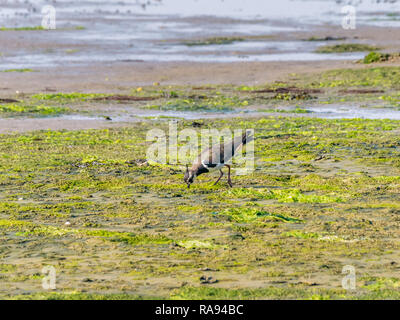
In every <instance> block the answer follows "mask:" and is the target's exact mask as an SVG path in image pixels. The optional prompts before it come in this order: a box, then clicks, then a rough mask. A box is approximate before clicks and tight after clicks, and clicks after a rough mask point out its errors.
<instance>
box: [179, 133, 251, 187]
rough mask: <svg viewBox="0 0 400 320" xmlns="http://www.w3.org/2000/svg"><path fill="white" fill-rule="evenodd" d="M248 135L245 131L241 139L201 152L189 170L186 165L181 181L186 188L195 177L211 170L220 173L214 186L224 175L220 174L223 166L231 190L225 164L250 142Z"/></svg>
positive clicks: (237, 138)
mask: <svg viewBox="0 0 400 320" xmlns="http://www.w3.org/2000/svg"><path fill="white" fill-rule="evenodd" d="M250 133H251V132H250V131H246V132H245V133H244V134H243V135H242V136H241V137H236V138H234V139H233V140H231V141H229V142H227V143H225V144H221V143H219V144H215V145H213V146H211V147H210V148H207V149H205V150H203V151H202V152H201V153H200V155H199V156H198V157H197V158H196V160H195V161H194V163H193V165H192V167H191V168H190V169H189V167H188V166H187V165H186V172H185V175H184V178H183V180H184V181H185V182H186V184H187V186H188V188H190V185H191V184H192V183H193V181H194V179H195V178H196V177H197V176H199V175H201V174H203V173H207V172H210V171H211V170H219V172H220V173H221V174H220V176H219V178H218V180H217V181H215V183H214V185H216V184H217V183H218V182H219V180H221V178H222V176H223V175H224V173H223V172H222V167H224V166H225V167H227V168H228V184H229V186H230V187H231V188H232V181H231V166H230V165H229V164H227V162H228V161H229V160H230V159H231V158H232V157H233V156H234V155H235V153H236V152H237V150H238V149H239V148H240V147H241V146H243V145H245V144H246V143H248V142H250V141H251V140H252V138H253V137H252V136H250Z"/></svg>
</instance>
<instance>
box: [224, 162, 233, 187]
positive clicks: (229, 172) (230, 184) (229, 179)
mask: <svg viewBox="0 0 400 320" xmlns="http://www.w3.org/2000/svg"><path fill="white" fill-rule="evenodd" d="M225 167H228V184H229V186H230V187H231V188H232V181H231V166H230V165H229V164H226V165H225Z"/></svg>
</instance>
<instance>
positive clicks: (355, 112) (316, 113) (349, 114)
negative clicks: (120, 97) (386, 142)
mask: <svg viewBox="0 0 400 320" xmlns="http://www.w3.org/2000/svg"><path fill="white" fill-rule="evenodd" d="M291 109H294V108H291ZM304 109H306V110H307V111H309V113H300V114H298V113H290V109H289V108H288V109H287V112H285V113H274V112H260V111H258V110H234V111H226V112H182V111H172V110H171V111H154V110H134V109H131V110H130V111H129V113H127V114H124V115H120V114H116V115H112V114H109V115H108V116H110V117H111V118H112V121H113V122H135V121H138V118H166V119H168V118H177V119H179V118H181V119H189V120H191V119H193V120H195V119H214V118H231V117H241V116H243V117H246V116H259V117H263V116H269V115H279V116H296V117H318V118H323V119H353V118H361V119H390V120H400V111H399V110H394V109H390V108H363V107H358V106H346V105H336V104H335V105H329V106H323V107H317V106H311V107H306V108H304ZM57 119H65V120H104V121H109V120H105V118H104V117H103V116H85V115H64V116H61V117H57Z"/></svg>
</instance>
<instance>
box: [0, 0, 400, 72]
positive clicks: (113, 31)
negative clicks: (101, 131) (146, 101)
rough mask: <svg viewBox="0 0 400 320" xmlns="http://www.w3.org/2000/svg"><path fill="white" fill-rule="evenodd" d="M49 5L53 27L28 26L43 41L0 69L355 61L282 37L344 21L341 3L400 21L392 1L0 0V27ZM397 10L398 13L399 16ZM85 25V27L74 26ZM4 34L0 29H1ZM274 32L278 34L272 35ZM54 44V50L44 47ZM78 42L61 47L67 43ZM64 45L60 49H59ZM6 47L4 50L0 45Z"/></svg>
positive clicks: (4, 59)
mask: <svg viewBox="0 0 400 320" xmlns="http://www.w3.org/2000/svg"><path fill="white" fill-rule="evenodd" d="M47 4H51V5H54V6H55V8H56V11H57V28H58V30H56V31H52V32H30V33H29V36H27V35H26V33H25V36H23V37H22V40H25V41H27V42H29V41H32V42H35V43H43V49H42V50H40V49H37V48H35V49H32V48H30V47H31V46H29V45H27V48H23V49H18V50H14V51H12V50H11V49H10V50H9V51H7V49H5V50H4V51H5V52H2V53H3V56H1V57H0V68H2V69H5V68H23V67H35V66H37V67H42V66H53V65H57V64H63V65H65V64H67V63H70V64H77V63H88V62H91V61H104V62H108V61H118V60H146V61H207V62H208V61H217V62H233V61H287V60H297V61H304V60H321V59H325V58H328V59H358V58H360V57H361V56H362V54H353V55H322V56H321V55H317V54H314V53H313V51H314V50H315V48H316V46H318V45H323V44H324V43H321V42H319V43H312V42H305V41H287V40H285V41H279V40H280V39H281V38H282V37H280V36H279V35H285V34H287V33H289V32H292V31H301V30H312V29H313V28H315V26H317V25H325V24H331V25H337V26H338V25H341V22H342V18H343V15H342V14H341V8H342V7H343V6H344V5H346V4H353V5H355V6H356V7H357V10H358V11H357V19H358V23H361V24H371V25H392V26H400V3H398V2H397V1H385V2H383V1H374V0H364V1H362V0H359V1H333V0H280V1H260V0H247V1H242V0H185V1H182V0H151V1H147V0H146V1H144V0H125V1H115V2H114V1H113V2H112V1H101V0H85V1H78V0H57V1H48V0H46V1H45V0H26V1H3V2H1V9H0V26H6V27H21V26H38V25H40V24H41V19H42V17H41V8H42V6H43V5H47ZM396 12H398V13H399V16H396V14H395V13H396ZM74 26H84V27H85V29H84V30H74V28H72V27H74ZM3 34H4V33H3ZM232 35H234V36H239V37H240V36H242V37H245V36H257V35H258V36H260V35H263V36H272V37H270V38H269V39H268V38H264V39H263V40H259V41H251V40H249V39H245V40H246V41H240V42H234V43H232V44H231V45H219V46H192V47H189V46H185V45H183V44H182V41H184V40H187V39H202V38H207V37H216V36H218V37H220V36H232ZM274 35H277V36H276V37H273V36H274ZM49 46H51V47H52V48H53V49H52V51H51V52H49V51H47V50H45V49H46V47H49ZM66 46H70V47H71V48H75V47H76V46H78V47H79V50H77V51H76V52H74V53H73V54H71V53H69V54H68V53H66V50H65V47H66ZM61 47H62V48H63V49H60V48H61ZM2 51H3V49H2Z"/></svg>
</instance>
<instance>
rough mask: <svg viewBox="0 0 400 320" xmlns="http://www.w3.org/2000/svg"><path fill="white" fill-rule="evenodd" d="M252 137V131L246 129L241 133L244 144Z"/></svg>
mask: <svg viewBox="0 0 400 320" xmlns="http://www.w3.org/2000/svg"><path fill="white" fill-rule="evenodd" d="M253 139H254V136H253V135H252V131H250V130H246V132H245V133H243V135H242V144H243V145H245V144H246V143H249V142H251V141H252V140H253Z"/></svg>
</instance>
